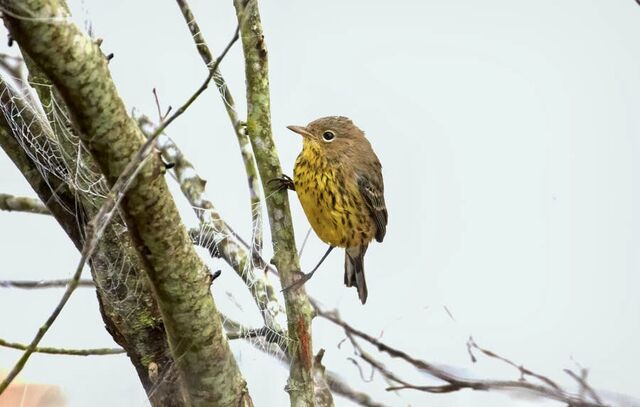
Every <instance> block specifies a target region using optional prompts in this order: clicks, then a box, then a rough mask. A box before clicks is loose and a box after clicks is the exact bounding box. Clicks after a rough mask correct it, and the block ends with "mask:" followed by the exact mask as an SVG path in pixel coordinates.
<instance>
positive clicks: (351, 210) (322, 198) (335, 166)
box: [293, 146, 375, 247]
mask: <svg viewBox="0 0 640 407" xmlns="http://www.w3.org/2000/svg"><path fill="white" fill-rule="evenodd" d="M293 181H294V184H295V188H296V193H297V194H298V199H299V200H300V203H301V205H302V208H303V209H304V212H305V214H306V215H307V219H308V220H309V223H310V224H311V227H312V228H313V230H314V231H315V232H316V234H317V235H318V237H319V238H320V239H321V240H322V241H324V242H325V243H328V244H330V245H332V246H337V247H355V246H360V245H363V244H366V243H369V242H370V241H371V240H372V239H373V237H374V235H375V224H374V222H373V219H372V217H371V214H370V212H369V209H368V207H367V205H366V203H365V201H364V199H363V197H362V195H361V194H360V191H359V189H358V185H357V183H356V180H355V178H354V177H353V176H352V175H351V174H349V173H347V172H346V171H345V169H344V167H343V166H342V165H341V164H340V163H339V162H331V161H329V160H327V159H326V158H325V157H323V155H322V154H321V151H318V150H316V149H315V148H313V147H311V146H305V148H303V150H302V152H301V153H300V155H299V156H298V159H297V160H296V164H295V167H294V169H293Z"/></svg>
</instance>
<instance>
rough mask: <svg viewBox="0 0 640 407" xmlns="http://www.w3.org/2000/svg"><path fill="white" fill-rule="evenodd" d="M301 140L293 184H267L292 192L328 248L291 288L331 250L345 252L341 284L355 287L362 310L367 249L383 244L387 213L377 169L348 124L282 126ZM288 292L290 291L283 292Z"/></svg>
mask: <svg viewBox="0 0 640 407" xmlns="http://www.w3.org/2000/svg"><path fill="white" fill-rule="evenodd" d="M287 128H288V129H289V130H291V131H293V132H295V133H297V134H299V135H300V136H302V140H303V141H302V152H301V153H300V154H299V155H298V158H297V159H296V161H295V165H294V169H293V179H291V178H290V177H288V176H286V175H282V176H280V177H278V178H275V179H273V180H271V181H274V182H275V183H277V184H278V185H277V188H278V189H290V190H294V191H295V192H296V194H297V195H298V199H299V201H300V204H301V205H302V209H303V210H304V213H305V215H306V217H307V219H308V220H309V223H310V224H311V227H312V228H313V230H314V232H315V233H316V235H318V237H319V238H320V239H321V240H322V241H323V242H325V243H327V244H328V245H329V249H328V250H327V252H326V253H325V254H324V256H322V258H321V259H320V262H319V263H318V264H317V265H316V267H315V268H314V269H313V270H312V271H311V272H310V273H308V274H306V275H304V276H303V277H302V278H301V279H300V280H299V281H298V282H296V283H294V284H293V285H292V286H295V285H299V284H303V283H304V282H306V281H307V280H308V279H309V278H311V276H312V275H313V273H314V272H315V271H316V270H317V269H318V267H319V266H320V264H322V262H323V261H324V259H325V258H326V257H327V256H328V255H329V253H330V252H331V251H332V250H333V249H334V248H336V247H341V248H344V249H345V260H344V283H345V285H346V286H347V287H355V288H356V289H357V291H358V297H359V299H360V301H361V302H362V304H365V302H366V301H367V296H368V291H367V283H366V280H365V275H364V255H365V253H366V252H367V247H368V246H369V243H370V242H371V241H372V240H373V239H375V240H376V241H378V242H382V241H383V240H384V236H385V234H386V231H387V221H388V213H387V207H386V204H385V200H384V181H383V178H382V165H381V164H380V160H379V159H378V156H376V154H375V152H374V151H373V148H372V147H371V144H370V143H369V140H367V138H366V137H365V135H364V132H363V131H362V130H360V129H359V128H358V127H357V126H356V125H355V124H354V123H353V121H351V119H349V118H347V117H344V116H329V117H322V118H319V119H317V120H314V121H312V122H311V123H309V124H308V125H306V126H287ZM287 288H289V287H287Z"/></svg>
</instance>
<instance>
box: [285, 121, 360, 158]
mask: <svg viewBox="0 0 640 407" xmlns="http://www.w3.org/2000/svg"><path fill="white" fill-rule="evenodd" d="M287 128H288V129H289V130H291V131H293V132H295V133H298V134H299V135H301V136H302V138H303V140H304V141H303V142H304V147H305V148H306V147H311V148H315V149H320V150H321V151H323V152H324V153H325V154H326V155H327V156H328V157H330V158H340V156H342V155H347V156H349V155H351V154H350V153H352V152H353V151H354V149H357V148H358V145H361V144H362V143H367V141H366V138H365V137H364V132H363V131H362V130H360V129H359V128H358V127H357V126H356V125H355V124H353V122H352V121H351V119H349V118H347V117H344V116H328V117H322V118H320V119H317V120H314V121H312V122H311V123H309V124H308V125H306V126H287Z"/></svg>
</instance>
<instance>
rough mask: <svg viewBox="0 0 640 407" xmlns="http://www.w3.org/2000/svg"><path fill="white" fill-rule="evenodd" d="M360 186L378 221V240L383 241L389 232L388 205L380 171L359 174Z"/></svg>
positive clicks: (372, 213)
mask: <svg viewBox="0 0 640 407" xmlns="http://www.w3.org/2000/svg"><path fill="white" fill-rule="evenodd" d="M358 188H359V189H360V193H361V194H362V196H363V197H364V200H365V202H366V203H367V206H368V207H369V210H370V211H371V215H372V216H373V219H374V221H375V223H376V227H377V231H376V240H377V241H378V242H382V240H383V239H384V235H385V233H386V232H387V220H388V217H389V216H388V214H387V205H386V204H385V203H384V183H383V181H382V175H381V174H380V172H379V171H377V174H374V176H367V175H364V174H358Z"/></svg>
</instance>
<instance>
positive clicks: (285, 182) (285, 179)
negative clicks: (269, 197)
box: [268, 174, 296, 191]
mask: <svg viewBox="0 0 640 407" xmlns="http://www.w3.org/2000/svg"><path fill="white" fill-rule="evenodd" d="M268 184H269V185H272V186H273V187H274V188H275V190H276V191H284V190H287V189H290V190H292V191H295V190H296V187H295V184H294V183H293V180H292V179H291V177H289V176H288V175H285V174H282V175H281V176H279V177H277V178H273V179H270V180H269V182H268Z"/></svg>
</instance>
